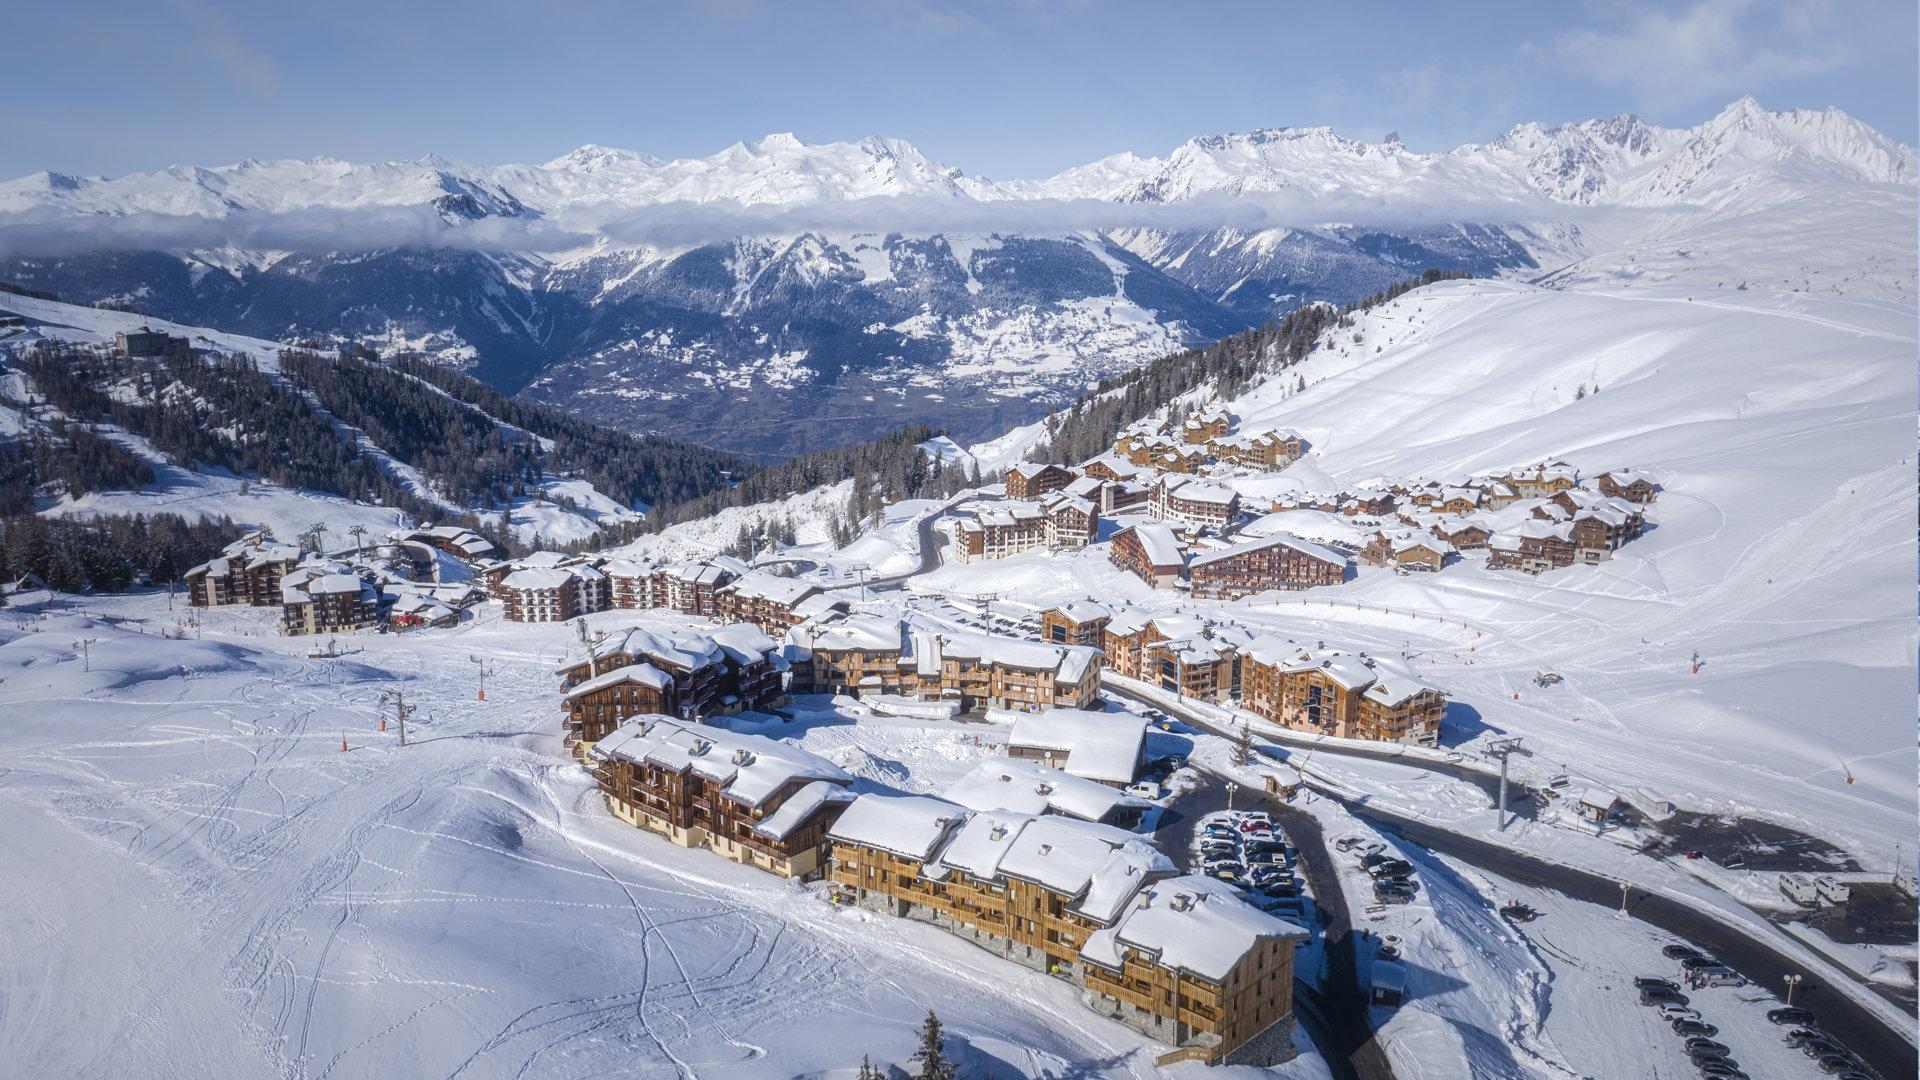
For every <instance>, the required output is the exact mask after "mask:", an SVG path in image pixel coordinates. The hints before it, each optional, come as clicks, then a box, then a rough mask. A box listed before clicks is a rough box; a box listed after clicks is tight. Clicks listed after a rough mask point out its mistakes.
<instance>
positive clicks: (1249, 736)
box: [1233, 720, 1253, 768]
mask: <svg viewBox="0 0 1920 1080" xmlns="http://www.w3.org/2000/svg"><path fill="white" fill-rule="evenodd" d="M1252 760H1253V728H1251V727H1249V726H1248V725H1247V722H1246V721H1245V720H1242V721H1240V730H1239V731H1237V732H1234V735H1233V763H1234V764H1235V765H1236V766H1239V767H1242V768H1244V767H1246V765H1247V764H1248V763H1249V762H1251V761H1252Z"/></svg>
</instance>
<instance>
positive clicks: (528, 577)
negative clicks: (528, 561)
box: [500, 567, 573, 590]
mask: <svg viewBox="0 0 1920 1080" xmlns="http://www.w3.org/2000/svg"><path fill="white" fill-rule="evenodd" d="M571 580H573V574H572V573H571V572H569V571H566V570H555V569H552V568H550V567H528V568H527V569H525V570H515V571H514V572H513V573H511V574H508V575H507V576H506V577H505V578H502V579H501V581H500V587H501V588H503V589H514V590H522V589H557V588H559V587H560V586H562V585H565V584H566V583H567V582H569V581H571Z"/></svg>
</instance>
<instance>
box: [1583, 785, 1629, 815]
mask: <svg viewBox="0 0 1920 1080" xmlns="http://www.w3.org/2000/svg"><path fill="white" fill-rule="evenodd" d="M1619 801H1620V796H1618V795H1616V794H1614V793H1613V792H1611V791H1609V790H1607V789H1606V788H1601V787H1590V788H1588V789H1587V790H1585V791H1583V792H1581V793H1580V805H1582V806H1587V807H1592V808H1593V809H1595V810H1611V809H1613V808H1614V806H1615V804H1617V803H1618V802H1619Z"/></svg>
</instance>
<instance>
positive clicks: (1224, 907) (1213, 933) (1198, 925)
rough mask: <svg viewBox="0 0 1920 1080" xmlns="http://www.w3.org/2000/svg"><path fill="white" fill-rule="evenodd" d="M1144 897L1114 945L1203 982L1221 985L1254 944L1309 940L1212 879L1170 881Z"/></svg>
mask: <svg viewBox="0 0 1920 1080" xmlns="http://www.w3.org/2000/svg"><path fill="white" fill-rule="evenodd" d="M1144 892H1145V893H1146V897H1147V903H1145V904H1144V905H1141V906H1139V907H1137V908H1135V909H1134V910H1132V911H1130V912H1129V913H1128V914H1127V920H1126V922H1124V923H1122V924H1121V925H1120V927H1119V930H1118V932H1117V937H1118V939H1119V940H1120V941H1123V942H1125V943H1127V944H1128V945H1132V946H1134V947H1135V948H1137V949H1141V950H1143V951H1146V952H1150V953H1153V954H1156V955H1157V956H1158V957H1159V960H1160V963H1162V964H1165V965H1166V966H1168V967H1173V968H1179V969H1180V970H1182V971H1187V972H1191V973H1193V974H1195V975H1198V976H1200V977H1201V978H1203V979H1212V980H1214V981H1215V982H1219V981H1221V980H1223V979H1225V978H1226V977H1227V974H1228V973H1229V972H1230V971H1232V970H1233V965H1234V964H1236V963H1238V962H1239V960H1240V958H1241V957H1242V956H1244V955H1246V952H1247V950H1248V949H1251V948H1252V947H1253V945H1254V943H1255V942H1256V941H1257V940H1258V939H1260V938H1263V937H1283V938H1292V939H1293V940H1296V941H1305V940H1307V938H1308V937H1309V936H1310V935H1309V934H1308V933H1307V932H1306V931H1305V930H1302V929H1301V928H1300V927H1298V926H1295V925H1293V924H1292V923H1290V922H1288V921H1286V920H1285V919H1280V918H1276V917H1274V916H1272V915H1268V914H1267V913H1266V912H1263V911H1260V910H1259V909H1257V908H1255V907H1253V906H1251V905H1249V904H1248V903H1246V902H1245V901H1244V900H1242V899H1241V898H1240V891H1239V890H1238V889H1236V888H1234V887H1233V886H1231V885H1228V884H1226V883H1224V882H1219V881H1215V880H1213V879H1212V878H1203V877H1194V876H1187V877H1176V878H1170V879H1168V880H1166V881H1159V882H1155V883H1154V884H1152V885H1149V886H1148V887H1147V888H1146V889H1145V890H1144Z"/></svg>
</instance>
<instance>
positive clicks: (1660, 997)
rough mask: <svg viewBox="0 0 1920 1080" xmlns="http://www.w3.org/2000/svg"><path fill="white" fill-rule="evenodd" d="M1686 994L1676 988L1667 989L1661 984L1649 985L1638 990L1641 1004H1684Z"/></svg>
mask: <svg viewBox="0 0 1920 1080" xmlns="http://www.w3.org/2000/svg"><path fill="white" fill-rule="evenodd" d="M1686 1003H1687V995H1685V994H1683V993H1681V992H1680V991H1678V990H1668V989H1666V988H1665V987H1661V986H1650V987H1648V988H1646V989H1645V990H1642V991H1640V1004H1642V1005H1685V1004H1686Z"/></svg>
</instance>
